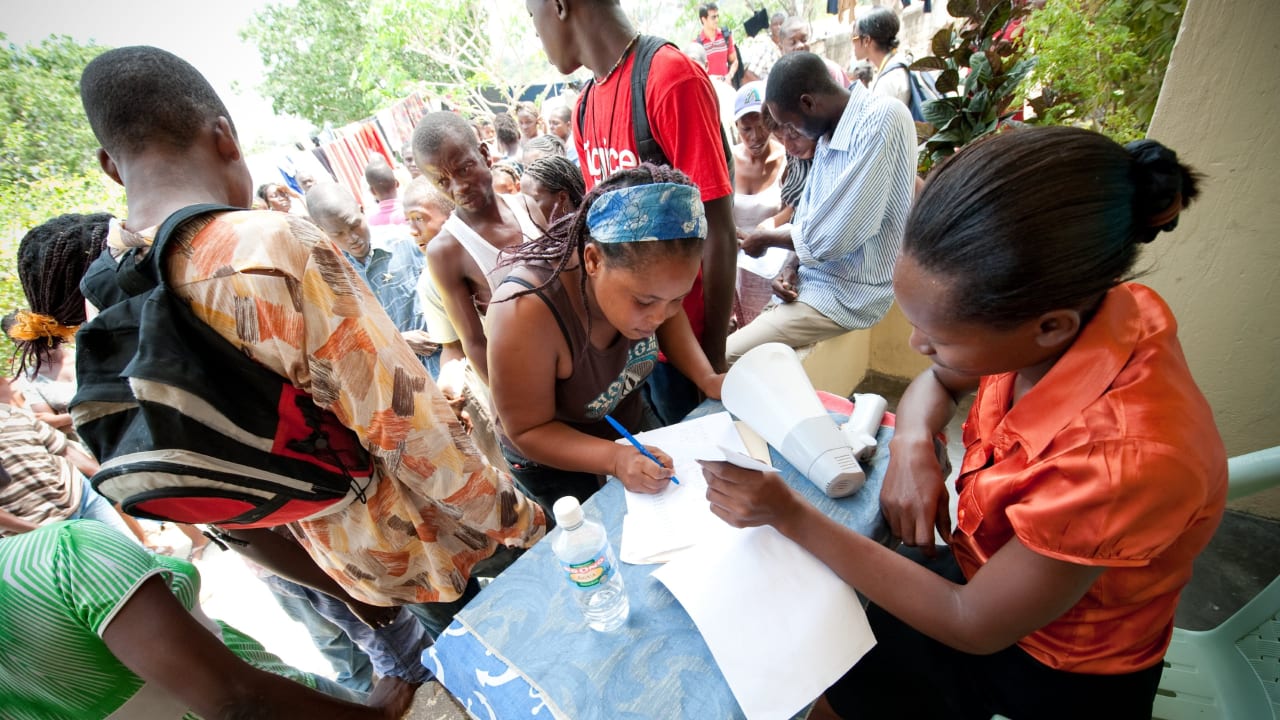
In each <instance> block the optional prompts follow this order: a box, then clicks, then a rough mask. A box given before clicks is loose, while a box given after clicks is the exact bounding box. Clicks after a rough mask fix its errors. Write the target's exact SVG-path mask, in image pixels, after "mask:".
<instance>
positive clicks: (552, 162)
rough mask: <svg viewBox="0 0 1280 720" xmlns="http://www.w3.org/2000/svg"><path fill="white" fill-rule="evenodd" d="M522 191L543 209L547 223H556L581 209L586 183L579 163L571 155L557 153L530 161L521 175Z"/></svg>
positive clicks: (543, 215)
mask: <svg viewBox="0 0 1280 720" xmlns="http://www.w3.org/2000/svg"><path fill="white" fill-rule="evenodd" d="M520 191H521V192H523V193H524V194H525V195H527V196H528V197H529V199H530V200H532V201H533V202H534V204H535V205H537V206H538V209H539V210H541V211H542V217H544V218H546V219H547V225H553V224H555V221H556V220H559V219H560V218H562V217H566V216H569V215H573V214H574V213H575V212H577V211H578V206H579V205H581V204H582V195H583V193H585V192H586V184H585V183H584V182H583V181H582V171H581V170H579V169H578V167H577V166H576V165H574V164H573V163H572V162H570V161H569V159H568V158H565V157H557V156H554V155H553V156H549V157H544V158H540V159H538V160H535V161H533V162H532V163H530V164H529V167H528V169H526V170H525V171H524V175H523V176H522V177H521V178H520Z"/></svg>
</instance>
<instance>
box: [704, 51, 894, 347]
mask: <svg viewBox="0 0 1280 720" xmlns="http://www.w3.org/2000/svg"><path fill="white" fill-rule="evenodd" d="M765 107H766V108H767V109H768V110H769V113H770V115H771V116H772V117H773V119H774V121H775V123H776V124H777V125H778V126H779V127H780V128H781V131H782V134H783V135H784V137H785V136H788V135H789V136H791V137H795V136H798V135H804V136H806V137H809V138H810V139H813V140H816V141H817V143H818V146H817V151H816V152H815V154H814V156H813V165H812V168H811V169H810V171H809V177H808V180H807V181H806V184H805V189H804V194H803V195H801V197H800V204H799V205H798V206H797V208H796V214H795V217H794V218H793V221H792V223H791V224H789V225H783V226H782V227H779V228H777V229H776V230H767V231H757V232H754V233H752V234H750V235H749V236H747V237H746V238H745V239H743V240H742V249H743V250H744V251H745V252H746V253H747V254H748V255H751V256H753V257H759V256H760V255H763V254H764V252H765V250H767V249H768V248H770V247H781V248H786V249H787V250H790V251H792V252H791V254H790V255H789V256H788V259H787V263H786V264H785V265H784V266H783V268H782V271H781V272H780V273H779V274H778V276H777V277H776V278H775V279H774V282H773V288H774V293H775V294H776V295H777V296H778V297H779V298H780V299H781V300H782V303H781V304H779V305H773V306H771V308H770V309H769V310H768V311H767V312H765V313H763V314H761V315H760V316H759V317H757V318H756V319H755V320H753V321H752V322H751V323H750V324H749V325H747V326H746V327H744V328H742V329H740V330H738V331H737V332H735V333H733V334H732V335H730V336H729V340H728V347H727V352H726V355H727V359H728V361H729V362H730V363H733V362H735V361H736V360H737V359H738V358H739V357H742V354H743V353H745V352H746V351H748V350H750V349H751V348H753V347H756V346H757V345H762V344H764V343H767V342H781V343H784V344H786V345H790V346H791V347H797V348H798V347H803V346H805V345H810V344H812V343H816V342H819V341H821V340H825V339H827V338H831V337H835V336H837V335H840V334H843V333H845V332H848V331H849V330H857V329H861V328H867V327H871V326H872V325H874V324H875V323H877V322H879V321H880V319H881V318H883V317H884V314H885V313H886V312H888V310H889V306H890V305H891V304H892V303H893V265H894V261H895V259H896V258H897V255H898V249H899V248H900V247H901V245H902V231H903V228H904V227H905V226H906V222H907V213H908V211H909V210H910V209H911V201H912V198H913V194H914V189H915V180H916V174H915V169H916V133H915V125H914V123H913V122H912V120H911V113H910V112H909V111H908V110H907V107H906V106H905V105H903V104H902V103H900V102H897V101H896V100H894V99H892V98H884V97H878V96H875V95H872V94H871V93H870V92H869V91H868V90H867V89H866V88H864V87H863V86H862V85H861V83H854V85H853V87H851V88H849V89H845V88H843V87H841V86H840V85H838V84H836V82H835V81H834V80H832V79H831V76H830V74H829V73H828V72H827V69H826V65H825V64H824V63H823V61H822V58H820V57H818V56H817V55H814V54H812V53H806V52H797V53H790V54H788V55H784V56H783V57H782V59H780V60H779V61H778V62H777V63H776V64H775V65H774V67H773V70H772V71H771V72H770V73H769V80H768V85H767V87H766V90H765Z"/></svg>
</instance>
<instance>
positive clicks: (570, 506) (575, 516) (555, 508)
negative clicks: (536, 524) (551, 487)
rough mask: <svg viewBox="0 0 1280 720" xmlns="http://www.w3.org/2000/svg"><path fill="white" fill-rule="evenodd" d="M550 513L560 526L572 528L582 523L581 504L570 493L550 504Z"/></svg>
mask: <svg viewBox="0 0 1280 720" xmlns="http://www.w3.org/2000/svg"><path fill="white" fill-rule="evenodd" d="M551 513H552V514H553V515H555V516H556V524H557V525H559V526H560V527H563V528H572V527H577V526H578V525H581V524H582V505H580V504H579V503H578V498H576V497H574V496H572V495H566V496H565V497H562V498H560V499H559V500H557V501H556V504H555V505H552V506H551Z"/></svg>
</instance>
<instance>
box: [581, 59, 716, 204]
mask: <svg viewBox="0 0 1280 720" xmlns="http://www.w3.org/2000/svg"><path fill="white" fill-rule="evenodd" d="M666 45H670V46H671V47H673V48H674V47H675V45H674V44H672V43H670V42H668V41H666V40H663V39H662V38H660V37H654V36H653V35H641V36H640V40H639V41H638V42H637V43H636V51H635V52H636V60H635V64H634V65H632V66H631V126H632V128H633V130H634V132H635V137H636V157H637V158H638V159H639V160H640V162H650V163H653V164H654V165H671V161H670V160H669V159H667V154H666V153H665V152H664V151H663V149H662V146H660V145H658V141H657V140H655V139H654V137H653V130H652V129H651V128H650V126H649V114H648V109H647V108H646V106H645V97H644V95H645V88H646V87H647V86H648V84H649V69H650V66H652V65H653V56H654V55H657V54H658V51H659V50H661V49H662V48H663V46H666ZM678 49H679V48H677V50H678ZM583 96H584V97H585V96H586V91H585V90H584V91H583ZM716 125H717V126H718V127H719V128H720V145H721V147H722V148H723V150H724V159H725V165H726V167H727V168H728V171H729V185H730V186H731V187H732V185H733V150H732V149H731V148H730V146H729V136H728V135H725V132H724V125H723V124H721V123H719V122H717V123H716Z"/></svg>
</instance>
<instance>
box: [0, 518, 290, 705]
mask: <svg viewBox="0 0 1280 720" xmlns="http://www.w3.org/2000/svg"><path fill="white" fill-rule="evenodd" d="M152 575H160V576H161V577H163V578H165V580H166V581H167V582H168V584H169V589H170V590H171V591H172V592H173V594H174V596H175V597H176V598H177V599H178V601H179V602H181V603H182V605H183V607H185V608H187V609H188V610H190V609H191V608H192V607H194V606H195V605H196V602H197V598H198V597H199V594H200V575H199V573H198V572H197V571H196V568H195V566H194V565H192V564H191V563H188V562H184V561H182V560H176V559H173V558H169V557H166V556H163V555H153V554H151V553H149V552H147V551H145V550H143V549H142V548H141V547H138V545H136V544H135V543H133V542H131V541H130V540H129V539H128V538H126V537H124V536H123V535H121V534H120V533H118V532H117V531H115V530H113V529H112V528H109V527H107V526H106V525H103V524H102V523H99V522H97V521H94V520H73V521H68V522H58V523H54V524H52V525H46V526H44V527H41V528H39V529H37V530H34V531H32V532H29V533H24V534H21V535H15V536H12V537H8V538H4V539H0V648H3V652H0V716H3V717H4V718H13V719H14V720H19V719H25V718H42V719H43V718H104V717H107V716H108V715H110V714H111V713H112V712H114V711H115V710H116V709H117V708H119V707H120V706H121V705H123V704H124V703H125V701H127V700H128V699H129V698H131V697H132V696H133V695H134V694H135V693H136V692H137V691H138V690H139V688H141V687H142V685H143V681H142V679H141V678H139V677H138V676H137V675H135V674H133V672H132V671H130V670H129V669H128V668H127V667H125V666H124V665H123V664H121V663H120V661H119V660H117V659H116V658H115V656H114V655H112V654H111V651H110V650H109V649H108V648H107V646H106V644H105V643H103V642H102V633H103V631H104V630H105V629H106V627H107V625H108V624H110V622H111V621H112V619H113V618H114V617H115V615H116V613H117V612H119V611H120V609H121V608H122V607H124V605H125V603H127V602H128V601H129V598H131V597H132V596H133V593H134V592H135V591H136V590H137V589H138V587H140V586H141V585H142V583H143V581H144V580H146V579H147V578H150V577H151V576H152ZM217 625H218V627H219V629H220V631H221V634H222V638H221V639H222V641H223V643H224V644H225V645H226V646H227V647H228V649H230V650H231V651H232V652H233V653H235V654H236V655H237V656H238V657H240V658H241V659H243V660H245V661H246V662H248V663H249V664H251V665H254V666H255V667H258V668H260V669H263V670H267V671H270V672H274V673H276V674H278V675H283V676H285V677H288V678H291V679H294V680H297V681H298V682H301V683H303V684H305V685H307V686H308V687H315V679H314V678H312V677H311V676H310V675H307V674H306V673H303V672H301V671H298V670H295V669H294V668H291V667H289V666H288V665H285V664H284V663H283V662H282V661H281V660H280V659H279V658H277V657H276V656H274V655H272V654H271V653H268V652H267V651H266V650H265V649H263V647H262V646H261V645H260V644H258V643H257V642H256V641H254V640H253V639H252V638H249V637H247V636H245V635H243V634H241V633H239V632H238V631H236V630H234V629H233V628H231V627H229V626H227V625H225V624H222V623H217Z"/></svg>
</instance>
